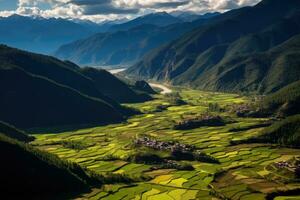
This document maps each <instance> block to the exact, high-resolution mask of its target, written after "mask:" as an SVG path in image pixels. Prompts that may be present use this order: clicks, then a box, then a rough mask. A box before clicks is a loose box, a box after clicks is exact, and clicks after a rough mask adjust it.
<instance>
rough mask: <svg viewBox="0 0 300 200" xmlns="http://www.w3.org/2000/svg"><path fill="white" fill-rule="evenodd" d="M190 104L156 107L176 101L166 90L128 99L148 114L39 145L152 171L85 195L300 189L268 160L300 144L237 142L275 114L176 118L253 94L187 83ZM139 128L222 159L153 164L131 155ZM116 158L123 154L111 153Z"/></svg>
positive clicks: (99, 164) (127, 170)
mask: <svg viewBox="0 0 300 200" xmlns="http://www.w3.org/2000/svg"><path fill="white" fill-rule="evenodd" d="M175 90H177V91H179V93H180V95H181V96H182V98H183V100H184V101H186V102H187V103H188V104H187V105H182V106H170V107H168V108H167V109H166V110H164V111H162V112H156V107H157V106H158V105H169V102H168V100H167V99H166V98H165V97H164V96H163V95H156V96H155V97H156V99H155V100H153V101H150V102H145V103H140V104H129V105H127V106H130V107H134V108H136V109H139V110H140V111H142V112H143V113H144V114H142V115H138V116H134V117H132V118H130V119H128V120H127V121H126V122H124V123H121V124H113V125H108V126H101V127H93V128H88V129H81V130H75V131H69V132H63V133H43V134H35V137H37V140H36V141H34V142H33V145H35V146H37V147H39V148H40V149H43V150H46V151H48V152H50V153H53V154H56V155H58V156H59V157H61V158H63V159H67V160H69V161H72V162H76V163H79V164H80V165H82V166H84V167H86V168H88V169H90V170H93V171H94V172H96V173H106V172H112V173H120V174H127V175H129V176H135V177H139V176H147V177H150V179H149V181H148V180H147V181H144V182H136V183H132V184H116V185H105V186H103V187H101V188H94V189H93V191H92V192H91V193H89V194H82V196H81V197H79V198H83V199H137V200H138V199H143V200H144V199H145V200H146V199H148V200H168V199H170V200H174V199H176V200H177V199H183V200H188V199H191V200H192V199H201V200H205V199H241V200H260V199H265V198H266V196H267V194H269V193H272V192H276V191H287V190H295V189H298V188H300V183H299V182H295V181H292V180H289V178H288V177H280V179H278V178H276V177H278V176H280V174H276V173H274V172H273V171H268V170H267V169H266V168H267V166H268V165H270V164H272V163H274V162H278V161H286V160H289V159H291V158H293V157H294V156H297V155H300V150H297V149H286V148H279V147H276V146H271V145H267V144H243V145H237V146H231V145H230V141H231V140H240V139H245V138H248V137H251V136H255V135H257V134H259V131H260V130H261V129H262V128H255V129H250V130H246V131H240V132H233V131H230V130H231V129H232V128H243V127H248V126H252V125H256V124H260V123H263V122H265V121H266V120H268V119H260V118H238V117H236V116H235V115H234V114H232V113H226V112H223V113H219V114H220V115H221V116H226V117H231V118H232V119H233V122H232V123H229V124H227V125H226V126H220V127H201V128H197V129H192V130H173V129H172V126H173V124H174V121H178V120H180V119H182V117H184V116H185V115H198V114H201V113H203V112H206V111H207V108H208V104H209V103H215V102H217V103H218V104H220V105H221V106H225V105H229V104H234V103H242V102H246V101H248V99H247V98H246V97H242V96H239V95H236V94H224V93H211V92H200V91H195V90H186V89H185V90H180V89H175ZM139 135H148V136H151V137H154V138H156V139H157V140H160V141H169V140H177V141H180V143H184V144H192V145H195V146H196V147H197V148H199V149H201V150H202V151H204V152H205V153H207V154H209V155H211V156H213V157H215V158H217V159H219V161H220V164H209V163H203V162H197V161H192V162H190V163H191V164H192V166H193V167H194V170H191V171H181V170H176V169H155V170H154V169H152V168H151V167H152V166H151V165H145V164H136V163H131V162H128V161H126V159H125V158H126V157H128V155H131V154H132V153H134V152H135V151H136V149H135V148H134V146H133V140H134V138H136V137H137V136H139ZM62 141H73V142H76V141H80V142H82V143H84V146H85V147H86V148H84V149H82V150H76V149H70V148H67V147H64V146H63V145H62V143H61V142H62ZM108 157H114V158H117V159H111V160H109V159H107V158H108ZM276 199H280V200H282V199H300V196H298V197H297V196H296V197H295V196H291V197H284V195H282V197H277V198H276Z"/></svg>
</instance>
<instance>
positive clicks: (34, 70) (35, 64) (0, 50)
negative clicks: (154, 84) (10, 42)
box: [0, 45, 143, 109]
mask: <svg viewBox="0 0 300 200" xmlns="http://www.w3.org/2000/svg"><path fill="white" fill-rule="evenodd" d="M0 66H17V67H19V68H22V69H24V70H25V71H27V72H29V73H31V74H35V75H39V76H43V77H46V78H48V79H51V80H53V81H55V82H57V83H59V84H63V85H66V86H68V87H71V88H74V89H76V90H78V91H80V92H81V93H83V94H86V95H88V96H91V97H96V98H99V99H102V100H104V101H106V102H107V103H109V104H111V105H113V106H115V107H118V106H119V105H118V103H117V102H116V101H119V100H121V99H114V98H112V97H111V96H109V95H107V96H106V95H104V94H103V93H104V92H103V91H102V90H101V87H98V86H97V82H96V81H95V80H93V79H91V78H90V77H88V76H86V75H85V74H83V73H82V72H81V71H80V67H79V66H77V65H75V64H74V63H71V62H69V61H65V62H63V61H60V60H58V59H56V58H53V57H50V56H44V55H39V54H33V53H29V52H25V51H20V50H18V49H14V48H10V47H7V46H3V45H2V46H1V45H0ZM98 75H100V76H98V77H97V81H98V82H102V83H104V82H110V83H112V82H119V81H118V80H117V79H116V78H115V77H114V76H105V74H104V73H102V74H98ZM101 79H103V80H101ZM111 86H114V87H111ZM125 88H127V89H125ZM108 90H110V93H115V94H116V93H120V95H119V98H123V97H124V98H127V99H128V100H129V98H130V99H131V101H133V102H139V101H142V100H143V98H141V96H138V95H135V94H134V93H128V94H125V93H124V92H123V91H129V90H130V88H129V86H127V85H124V84H117V85H106V93H108ZM130 95H132V96H130ZM115 97H116V96H115ZM120 109H121V108H120Z"/></svg>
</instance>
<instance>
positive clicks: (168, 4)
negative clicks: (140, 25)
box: [151, 0, 190, 8]
mask: <svg viewBox="0 0 300 200" xmlns="http://www.w3.org/2000/svg"><path fill="white" fill-rule="evenodd" d="M189 2H190V1H188V0H187V1H177V2H161V3H155V4H153V6H151V7H152V8H177V7H178V6H183V5H186V4H188V3H189Z"/></svg>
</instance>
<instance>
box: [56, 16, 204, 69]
mask: <svg viewBox="0 0 300 200" xmlns="http://www.w3.org/2000/svg"><path fill="white" fill-rule="evenodd" d="M205 21H206V20H197V21H194V22H192V23H178V24H172V25H169V26H165V27H159V26H156V25H151V24H143V25H139V26H136V27H134V28H131V29H129V30H123V31H115V32H106V33H98V34H95V35H93V36H91V37H89V38H86V39H83V40H78V41H75V42H72V43H70V44H66V45H63V46H61V47H60V48H59V49H58V50H57V51H56V52H55V54H54V55H55V56H56V57H58V58H61V59H67V60H71V61H73V62H75V63H78V64H82V65H87V64H88V65H100V66H105V65H130V64H133V63H135V62H136V61H137V60H139V59H140V58H142V57H143V56H144V55H145V54H146V53H147V52H149V51H150V50H152V49H154V48H156V47H158V46H160V45H163V44H165V43H167V42H169V41H172V40H174V39H176V38H178V37H179V36H181V35H183V34H184V33H186V32H188V31H190V30H192V29H193V28H195V27H197V26H200V25H201V24H203V23H204V22H205ZM128 23H129V22H128Z"/></svg>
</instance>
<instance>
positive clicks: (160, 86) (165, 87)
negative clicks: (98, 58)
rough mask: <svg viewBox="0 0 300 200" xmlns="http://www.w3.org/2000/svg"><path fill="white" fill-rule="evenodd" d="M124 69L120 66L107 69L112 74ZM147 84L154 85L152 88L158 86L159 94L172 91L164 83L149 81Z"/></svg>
mask: <svg viewBox="0 0 300 200" xmlns="http://www.w3.org/2000/svg"><path fill="white" fill-rule="evenodd" d="M124 70H126V68H120V69H111V70H108V71H109V72H110V73H112V74H117V73H120V72H122V71H124ZM149 85H150V86H151V87H154V88H159V89H161V92H160V93H161V94H168V93H172V90H171V89H170V88H168V87H167V86H165V85H162V84H159V83H150V82H149Z"/></svg>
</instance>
